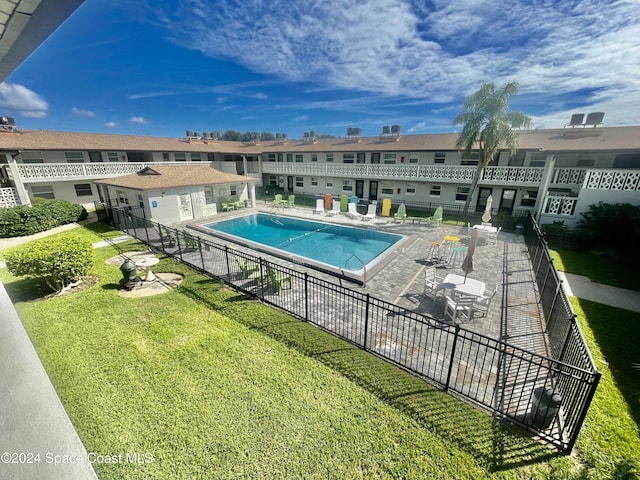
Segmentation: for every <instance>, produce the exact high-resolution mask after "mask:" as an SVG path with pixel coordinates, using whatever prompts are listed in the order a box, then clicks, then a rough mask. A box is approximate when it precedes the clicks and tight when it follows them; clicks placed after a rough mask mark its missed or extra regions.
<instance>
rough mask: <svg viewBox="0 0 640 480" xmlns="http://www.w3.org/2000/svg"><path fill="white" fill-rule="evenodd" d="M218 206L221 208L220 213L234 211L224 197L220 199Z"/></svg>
mask: <svg viewBox="0 0 640 480" xmlns="http://www.w3.org/2000/svg"><path fill="white" fill-rule="evenodd" d="M220 205H221V206H222V211H224V212H228V211H229V210H233V209H235V207H234V206H233V203H231V202H229V201H228V200H227V199H226V198H225V197H220Z"/></svg>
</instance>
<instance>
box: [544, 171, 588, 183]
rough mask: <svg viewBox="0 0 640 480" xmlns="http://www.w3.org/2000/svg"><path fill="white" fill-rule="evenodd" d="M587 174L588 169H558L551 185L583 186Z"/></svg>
mask: <svg viewBox="0 0 640 480" xmlns="http://www.w3.org/2000/svg"><path fill="white" fill-rule="evenodd" d="M586 174H587V169H586V168H556V169H555V170H554V171H553V177H552V179H551V183H560V184H564V185H582V182H584V178H585V176H586Z"/></svg>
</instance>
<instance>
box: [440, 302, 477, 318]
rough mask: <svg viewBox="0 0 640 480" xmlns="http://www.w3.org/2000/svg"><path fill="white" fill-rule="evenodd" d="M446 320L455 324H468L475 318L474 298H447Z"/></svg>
mask: <svg viewBox="0 0 640 480" xmlns="http://www.w3.org/2000/svg"><path fill="white" fill-rule="evenodd" d="M445 298H446V300H447V303H446V305H445V307H444V318H445V320H446V319H449V320H451V322H455V321H456V320H458V321H459V322H460V323H466V322H468V321H470V320H471V319H472V318H473V302H474V298H473V297H459V298H455V297H449V296H446V297H445Z"/></svg>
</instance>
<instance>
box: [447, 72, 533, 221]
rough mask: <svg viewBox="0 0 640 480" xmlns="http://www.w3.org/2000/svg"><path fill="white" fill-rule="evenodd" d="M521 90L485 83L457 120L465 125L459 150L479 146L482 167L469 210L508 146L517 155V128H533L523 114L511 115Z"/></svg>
mask: <svg viewBox="0 0 640 480" xmlns="http://www.w3.org/2000/svg"><path fill="white" fill-rule="evenodd" d="M517 91H518V82H515V81H513V82H508V83H506V84H504V85H503V86H502V88H500V89H498V90H496V87H495V85H494V84H493V82H491V83H485V84H483V85H482V86H481V87H480V89H479V90H478V91H477V92H475V93H474V94H473V95H471V96H469V97H467V99H466V100H465V102H464V110H463V111H462V112H460V113H459V114H458V115H457V116H456V118H454V119H453V126H454V127H455V126H457V125H462V131H461V132H460V135H459V137H458V140H457V141H456V147H458V148H462V149H463V151H464V152H465V153H467V154H468V153H470V152H471V150H473V149H474V147H476V146H477V148H478V150H479V152H480V159H479V161H478V168H477V169H476V171H475V173H474V174H473V179H472V180H471V186H470V188H469V195H468V196H467V200H466V202H465V204H464V211H465V213H466V212H467V211H468V210H469V205H470V204H471V198H472V197H473V193H474V192H475V190H476V188H477V186H478V180H479V179H480V172H482V169H483V168H484V167H486V166H487V164H488V163H489V162H490V161H491V160H493V159H494V158H495V156H496V155H497V154H498V153H499V151H500V147H501V146H503V147H507V148H509V149H510V150H511V153H512V154H514V153H515V152H516V150H517V148H518V136H517V135H516V134H515V132H514V131H513V129H514V128H520V127H524V128H530V126H531V118H530V117H529V116H527V115H525V114H524V113H522V112H508V111H507V108H508V107H509V100H510V99H511V97H512V96H513V95H515V93H516V92H517Z"/></svg>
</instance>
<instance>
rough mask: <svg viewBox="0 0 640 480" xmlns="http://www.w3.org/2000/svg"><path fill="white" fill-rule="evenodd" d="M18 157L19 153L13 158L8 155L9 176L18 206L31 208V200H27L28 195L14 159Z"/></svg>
mask: <svg viewBox="0 0 640 480" xmlns="http://www.w3.org/2000/svg"><path fill="white" fill-rule="evenodd" d="M19 156H20V152H18V153H17V154H16V155H15V157H14V156H13V155H11V154H10V155H8V159H7V160H8V162H9V170H11V176H12V177H13V182H14V183H15V184H16V186H15V188H16V192H17V194H18V198H19V199H20V205H28V206H31V199H30V198H29V194H28V193H27V189H26V188H24V183H22V177H21V176H20V172H19V171H18V167H17V163H16V157H19Z"/></svg>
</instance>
